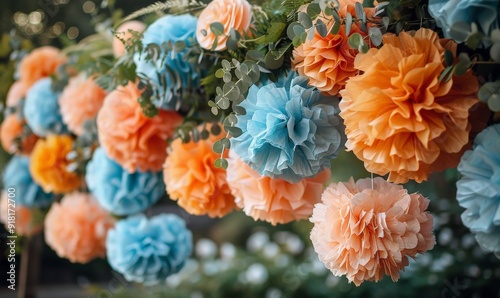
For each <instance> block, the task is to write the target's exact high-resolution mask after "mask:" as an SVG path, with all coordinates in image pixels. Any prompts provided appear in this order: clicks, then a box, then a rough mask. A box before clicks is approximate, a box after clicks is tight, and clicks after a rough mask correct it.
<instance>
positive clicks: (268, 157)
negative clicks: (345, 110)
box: [231, 73, 344, 182]
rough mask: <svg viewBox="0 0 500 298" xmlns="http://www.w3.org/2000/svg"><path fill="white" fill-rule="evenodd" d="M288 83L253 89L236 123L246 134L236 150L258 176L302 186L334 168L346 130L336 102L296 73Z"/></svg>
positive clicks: (238, 140) (234, 144)
mask: <svg viewBox="0 0 500 298" xmlns="http://www.w3.org/2000/svg"><path fill="white" fill-rule="evenodd" d="M283 81H284V83H283V84H282V85H281V84H279V83H278V85H276V84H274V83H268V84H265V85H263V86H262V87H257V86H255V85H253V86H252V87H250V90H249V92H248V96H247V98H246V100H245V101H244V102H242V103H241V104H240V105H241V106H242V107H243V108H245V109H246V114H245V115H239V116H238V123H237V125H236V126H237V127H238V128H240V129H241V130H242V131H243V133H242V134H241V135H240V136H239V137H237V138H232V139H231V148H232V150H234V152H236V154H238V156H239V157H240V158H241V159H242V160H243V161H244V162H246V163H247V164H249V165H250V166H251V167H252V168H253V169H254V170H256V171H257V172H258V173H259V174H261V175H264V176H269V177H272V178H280V179H285V180H288V181H290V182H298V181H299V180H300V179H302V178H305V177H312V176H314V175H316V174H318V173H319V172H320V171H321V170H323V168H325V167H330V159H332V158H334V157H336V156H337V154H338V153H339V151H340V150H342V147H343V144H344V140H343V132H341V131H343V126H342V121H341V120H340V118H339V117H338V116H337V114H338V106H337V101H338V100H337V99H335V98H331V97H324V96H322V95H321V93H320V92H319V91H317V90H316V89H314V88H311V87H307V84H306V83H307V81H306V79H305V78H304V77H295V75H294V73H290V74H289V76H288V79H287V80H283Z"/></svg>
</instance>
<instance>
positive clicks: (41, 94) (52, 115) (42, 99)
mask: <svg viewBox="0 0 500 298" xmlns="http://www.w3.org/2000/svg"><path fill="white" fill-rule="evenodd" d="M59 95H60V94H59V93H55V92H54V91H52V80H51V79H50V78H44V79H41V80H39V81H38V82H36V83H35V84H34V85H33V87H31V88H30V89H29V90H28V94H27V95H26V101H25V103H24V117H25V119H26V122H27V123H28V125H29V127H30V128H31V130H33V132H34V133H35V134H37V135H38V136H41V137H44V136H46V135H48V134H64V133H67V132H68V129H67V127H66V125H64V123H63V121H62V116H61V112H60V111H59V104H58V99H59Z"/></svg>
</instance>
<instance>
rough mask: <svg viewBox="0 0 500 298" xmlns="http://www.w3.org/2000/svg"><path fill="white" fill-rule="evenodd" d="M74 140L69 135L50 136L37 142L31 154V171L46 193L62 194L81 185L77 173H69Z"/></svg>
mask: <svg viewBox="0 0 500 298" xmlns="http://www.w3.org/2000/svg"><path fill="white" fill-rule="evenodd" d="M72 147H73V139H72V138H71V137H70V136H68V135H62V136H54V135H50V136H48V137H47V138H46V139H40V140H38V142H36V145H35V148H34V149H33V152H32V153H31V162H30V171H31V174H32V175H33V180H35V181H36V182H37V183H38V184H40V186H42V188H43V189H44V190H45V191H51V192H53V193H55V194H61V193H66V192H70V191H73V190H75V189H77V188H78V187H79V186H80V185H81V182H82V181H81V178H80V176H79V175H78V174H77V173H74V172H69V171H68V165H69V163H70V162H69V161H68V160H67V159H66V156H67V155H68V153H70V152H71V151H72V150H73V148H72Z"/></svg>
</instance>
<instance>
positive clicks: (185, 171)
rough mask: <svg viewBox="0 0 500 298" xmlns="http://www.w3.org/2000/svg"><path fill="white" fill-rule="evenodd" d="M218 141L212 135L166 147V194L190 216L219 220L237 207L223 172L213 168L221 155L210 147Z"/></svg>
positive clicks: (174, 142) (178, 141)
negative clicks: (204, 216)
mask: <svg viewBox="0 0 500 298" xmlns="http://www.w3.org/2000/svg"><path fill="white" fill-rule="evenodd" d="M208 129H210V128H208ZM220 138H221V137H220V136H219V137H218V136H214V135H211V136H210V137H209V138H208V139H206V140H199V141H198V142H193V141H191V142H189V143H183V142H182V140H181V139H176V140H174V141H173V142H172V145H171V147H170V148H169V155H168V157H167V160H166V162H165V166H164V170H163V176H164V179H165V184H166V185H167V192H168V194H169V197H170V198H171V199H173V200H176V201H177V203H178V204H179V206H181V207H182V208H184V209H185V210H186V211H187V212H188V213H190V214H195V215H204V214H208V216H210V217H222V216H224V215H226V214H227V213H229V212H231V211H232V210H233V209H234V208H235V207H236V205H235V203H234V197H233V196H232V195H231V190H230V189H229V186H228V185H227V183H226V170H224V169H222V168H216V167H215V166H214V162H215V160H216V159H218V158H220V154H217V153H215V152H214V151H213V149H212V147H213V145H214V143H215V142H216V141H217V140H219V139H220ZM225 157H227V154H226V156H225Z"/></svg>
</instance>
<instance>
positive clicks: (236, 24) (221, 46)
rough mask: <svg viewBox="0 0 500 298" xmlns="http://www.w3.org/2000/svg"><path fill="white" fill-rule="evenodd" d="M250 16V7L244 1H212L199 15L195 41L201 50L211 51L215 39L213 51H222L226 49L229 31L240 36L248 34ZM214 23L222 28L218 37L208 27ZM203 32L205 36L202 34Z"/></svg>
mask: <svg viewBox="0 0 500 298" xmlns="http://www.w3.org/2000/svg"><path fill="white" fill-rule="evenodd" d="M252 15H253V14H252V6H251V5H250V3H248V1H246V0H214V1H212V2H210V3H209V4H208V5H207V6H206V7H205V8H204V9H203V11H202V12H201V14H200V17H199V20H198V25H197V27H196V39H197V40H198V43H199V44H200V46H201V47H202V48H204V49H207V50H211V49H212V46H213V44H214V41H215V39H216V38H217V45H216V47H215V49H214V50H215V51H224V50H225V49H227V45H226V43H227V40H228V38H229V34H230V32H229V31H230V30H231V29H234V30H235V31H236V32H239V33H240V34H241V35H242V36H243V35H245V34H246V33H249V32H250V24H251V21H252ZM214 22H219V23H221V24H222V25H223V26H224V31H223V32H222V34H220V35H219V36H216V35H215V34H214V33H213V32H212V30H211V29H210V25H211V24H212V23H214ZM203 30H204V31H205V32H206V34H204V33H202V31H203Z"/></svg>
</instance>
